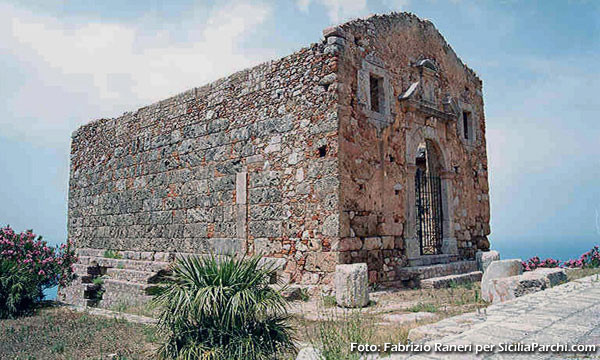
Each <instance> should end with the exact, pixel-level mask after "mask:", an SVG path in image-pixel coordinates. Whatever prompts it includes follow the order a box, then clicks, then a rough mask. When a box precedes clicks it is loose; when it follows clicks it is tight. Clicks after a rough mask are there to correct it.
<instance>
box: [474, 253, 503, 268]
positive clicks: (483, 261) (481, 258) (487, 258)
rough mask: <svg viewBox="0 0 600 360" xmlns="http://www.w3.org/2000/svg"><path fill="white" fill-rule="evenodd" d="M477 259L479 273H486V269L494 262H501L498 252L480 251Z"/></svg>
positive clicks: (476, 255)
mask: <svg viewBox="0 0 600 360" xmlns="http://www.w3.org/2000/svg"><path fill="white" fill-rule="evenodd" d="M475 258H476V259H477V267H478V268H479V271H481V272H485V269H487V267H488V266H490V264H491V263H492V261H496V260H500V253H499V252H497V251H496V250H490V251H478V252H477V253H476V254H475Z"/></svg>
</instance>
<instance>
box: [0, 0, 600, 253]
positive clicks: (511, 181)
mask: <svg viewBox="0 0 600 360" xmlns="http://www.w3.org/2000/svg"><path fill="white" fill-rule="evenodd" d="M392 10H396V11H410V12H413V13H415V14H417V15H418V16H420V17H422V18H427V19H430V20H431V21H432V22H433V23H434V24H435V25H436V26H437V27H438V29H439V30H440V32H441V33H442V34H443V35H444V36H445V37H446V39H447V40H448V42H449V43H450V44H451V46H452V47H453V48H454V49H455V51H456V52H457V53H458V54H459V56H460V57H461V58H462V59H463V61H464V62H466V63H467V64H468V65H469V66H470V67H472V68H473V69H474V70H475V71H476V72H477V73H478V74H479V76H480V77H481V78H482V79H483V81H484V96H485V105H486V118H487V136H488V156H489V162H490V184H491V205H492V235H491V239H492V243H493V247H495V248H498V249H499V250H501V252H502V253H503V256H504V257H513V256H520V257H527V256H531V255H534V254H540V255H542V256H557V257H562V258H566V257H569V256H576V255H577V254H579V253H581V252H582V251H584V250H586V249H587V248H589V247H590V246H591V245H592V244H594V243H599V242H600V229H599V227H600V220H599V214H598V212H599V211H600V186H599V184H600V180H599V179H600V150H599V146H598V144H599V142H600V141H599V140H600V124H599V118H598V115H599V113H600V111H599V110H600V102H599V101H598V100H597V97H598V94H600V85H599V84H600V75H599V74H600V72H599V70H598V68H599V65H600V62H599V61H598V59H600V2H597V1H466V0H465V1H461V0H454V1H442V0H430V1H427V0H425V1H423V0H420V1H416V0H380V1H376V0H373V1H371V0H362V1H361V0H359V1H342V0H298V1H274V0H272V1H268V0H265V1H244V0H231V1H220V2H215V1H195V2H194V1H168V2H167V1H164V2H157V1H152V2H147V1H127V2H124V1H64V2H57V1H48V0H45V1H39V2H34V1H27V2H22V3H20V2H14V1H13V2H3V1H1V0H0V74H1V76H0V167H1V168H2V173H1V176H0V224H1V223H8V224H11V225H12V226H13V227H14V228H16V229H17V230H23V229H26V228H33V229H34V230H35V231H36V232H37V233H40V234H43V235H45V237H46V238H47V239H49V240H51V241H52V242H55V243H56V242H62V241H64V239H66V203H67V202H66V198H67V183H68V162H69V142H70V133H71V132H72V131H73V130H74V129H76V128H77V126H79V125H81V124H84V123H86V122H88V121H90V120H92V119H96V118H99V117H113V116H118V115H120V114H122V113H123V112H125V111H130V110H135V109H137V108H138V107H141V106H143V105H147V104H149V103H152V102H154V101H157V100H160V99H163V98H166V97H168V96H171V95H174V94H176V93H178V92H181V91H184V90H186V89H189V88H191V87H194V86H199V85H202V84H204V83H207V82H209V81H212V80H215V79H217V78H219V77H221V76H225V75H227V74H229V73H232V72H233V71H236V70H240V69H243V68H246V67H248V66H251V65H254V64H257V63H260V62H262V61H266V60H269V59H271V58H275V57H280V56H284V55H286V54H289V53H291V52H293V51H295V50H297V49H299V48H301V47H303V46H306V45H308V44H310V43H312V42H316V41H318V40H319V39H320V37H321V30H322V29H323V28H325V27H326V26H328V25H331V24H334V23H339V22H342V21H344V20H345V19H349V18H352V17H360V16H366V15H368V14H370V13H384V12H389V11H392Z"/></svg>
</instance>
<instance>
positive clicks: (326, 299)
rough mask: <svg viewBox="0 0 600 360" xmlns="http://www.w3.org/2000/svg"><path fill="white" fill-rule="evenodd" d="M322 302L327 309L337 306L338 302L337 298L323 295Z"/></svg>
mask: <svg viewBox="0 0 600 360" xmlns="http://www.w3.org/2000/svg"><path fill="white" fill-rule="evenodd" d="M322 300H323V306H325V307H326V308H330V307H334V306H337V300H336V299H335V296H332V295H323V298H322Z"/></svg>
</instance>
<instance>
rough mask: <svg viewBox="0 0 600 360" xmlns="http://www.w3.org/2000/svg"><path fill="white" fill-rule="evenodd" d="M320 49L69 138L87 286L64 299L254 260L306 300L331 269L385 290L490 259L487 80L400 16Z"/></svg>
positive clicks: (72, 200) (329, 33)
mask: <svg viewBox="0 0 600 360" xmlns="http://www.w3.org/2000/svg"><path fill="white" fill-rule="evenodd" d="M323 34H324V39H323V40H322V41H320V42H319V43H317V44H313V45H310V46H309V47H307V48H304V49H302V50H300V51H298V52H296V53H294V54H291V55H289V56H286V57H284V58H281V59H279V60H274V61H270V62H268V63H264V64H261V65H258V66H256V67H254V68H251V69H247V70H244V71H240V72H238V73H235V74H233V75H231V76H229V77H226V78H223V79H220V80H218V81H215V82H213V83H211V84H208V85H204V86H202V87H198V88H194V89H191V90H189V91H186V92H184V93H182V94H179V95H177V96H174V97H172V98H169V99H166V100H163V101H160V102H158V103H155V104H153V105H150V106H147V107H144V108H141V109H139V110H137V111H135V112H132V113H125V114H124V115H123V116H121V117H119V118H115V119H100V120H97V121H93V122H91V123H89V124H87V125H84V126H82V127H80V128H79V129H78V130H76V131H75V132H74V133H73V135H72V144H71V171H70V184H69V206H68V207H69V210H68V218H69V220H68V233H69V237H70V239H72V240H74V241H75V244H76V246H77V248H78V249H79V255H80V259H81V260H80V264H79V266H78V269H79V270H80V271H81V272H82V274H81V276H82V283H84V284H83V286H84V289H83V290H77V291H76V290H73V289H74V288H73V287H71V288H67V289H62V291H61V294H62V296H63V299H65V301H69V302H74V301H75V300H74V299H75V298H77V297H81V296H82V294H85V293H86V291H87V293H88V294H89V293H90V291H93V289H91V287H90V286H89V285H85V283H86V280H85V277H86V276H87V277H91V278H93V277H94V276H99V275H104V276H105V277H108V279H109V280H110V278H111V275H110V274H116V275H115V276H114V278H113V280H114V281H113V284H112V285H111V286H113V288H115V289H119V290H118V291H127V290H126V289H127V288H126V283H127V282H129V283H138V284H139V283H143V282H150V281H149V280H148V279H150V278H151V276H152V274H156V272H157V271H158V269H161V268H163V267H162V266H163V265H165V264H168V263H169V262H170V261H172V260H173V259H174V258H175V257H176V256H178V255H179V254H181V255H185V254H208V253H233V254H259V253H260V254H262V255H264V256H265V257H268V258H273V259H275V260H276V261H277V263H278V264H279V266H280V267H281V271H280V276H281V278H282V279H283V280H284V281H287V282H291V283H299V284H307V285H308V284H330V283H331V282H332V279H333V272H334V269H335V266H336V264H343V263H356V262H364V263H367V265H368V270H369V281H370V282H371V283H386V282H394V281H397V280H398V277H397V274H398V269H401V268H402V267H405V266H409V265H411V266H416V265H423V264H431V263H436V262H439V261H441V260H439V259H442V258H445V259H446V260H448V259H449V260H450V261H455V260H460V259H472V258H473V257H474V256H475V253H476V251H477V250H479V249H482V250H488V249H489V242H488V241H487V238H486V236H487V235H488V234H489V233H490V227H489V197H488V180H487V178H488V172H487V155H486V143H485V122H484V109H483V99H482V82H481V80H480V79H479V78H478V77H477V76H476V74H475V73H474V72H473V71H472V70H471V69H469V68H468V67H467V66H466V65H465V64H464V63H463V62H462V61H461V60H460V59H459V58H458V56H457V55H456V54H455V53H454V51H453V50H452V48H451V47H450V46H449V45H448V44H447V43H446V41H445V40H444V38H443V37H442V36H441V35H440V33H439V32H438V31H437V30H436V28H435V27H434V25H433V24H432V23H431V22H429V21H427V20H421V19H419V18H418V17H416V16H415V15H412V14H408V13H392V14H388V15H374V16H371V17H368V18H366V19H357V20H353V21H350V22H348V23H345V24H343V25H340V26H336V27H332V28H328V29H325V30H324V32H323ZM420 171H421V173H420ZM419 174H427V176H429V177H430V178H432V179H433V178H435V179H437V180H436V181H438V182H437V183H434V182H433V180H432V182H431V183H429V182H428V181H429V180H426V181H427V184H432V185H427V186H429V188H427V186H426V187H425V188H423V187H422V185H423V183H420V184H421V185H419V184H418V183H419V181H424V180H419V179H421V177H420V175H419ZM429 177H428V178H427V179H429ZM417 178H419V179H417ZM423 179H425V177H424V178H423ZM436 184H437V185H436ZM423 189H425V190H426V191H425V190H423ZM427 189H429V190H427ZM423 191H425V192H426V194H429V192H430V193H431V194H432V195H431V196H430V198H429V199H428V198H427V197H423V196H424V195H423V194H424V193H423ZM425 200H427V201H428V202H427V203H425ZM436 204H437V205H436ZM106 250H110V251H111V254H119V257H121V258H122V259H118V258H117V259H114V258H112V259H107V258H106V256H103V255H106V253H105V251H106ZM165 266H166V265H165ZM92 268H93V269H92ZM79 270H78V271H79ZM107 274H108V276H107ZM140 279H141V280H140ZM119 282H120V283H119ZM79 285H82V284H75V285H73V286H74V287H76V286H79ZM108 285H109V284H107V288H110V286H108ZM117 285H118V286H117Z"/></svg>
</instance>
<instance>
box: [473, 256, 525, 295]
mask: <svg viewBox="0 0 600 360" xmlns="http://www.w3.org/2000/svg"><path fill="white" fill-rule="evenodd" d="M522 273H523V265H521V260H520V259H509V260H496V261H492V262H491V263H490V265H489V266H488V267H487V268H486V271H485V273H484V274H483V278H482V279H481V298H482V299H483V300H485V301H490V302H496V301H505V300H508V298H510V296H509V295H506V294H505V291H504V287H502V286H501V287H499V288H497V287H496V285H495V282H494V281H495V280H497V279H502V278H508V277H511V276H516V275H521V274H522ZM499 299H503V300H499Z"/></svg>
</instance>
